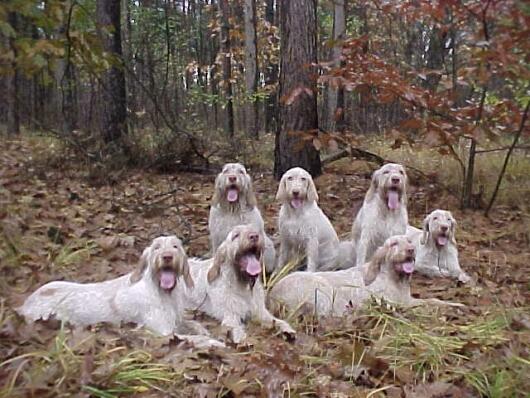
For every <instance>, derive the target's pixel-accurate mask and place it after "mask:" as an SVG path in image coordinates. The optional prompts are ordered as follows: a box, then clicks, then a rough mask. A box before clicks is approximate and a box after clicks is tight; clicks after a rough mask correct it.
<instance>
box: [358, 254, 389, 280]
mask: <svg viewBox="0 0 530 398" xmlns="http://www.w3.org/2000/svg"><path fill="white" fill-rule="evenodd" d="M387 252H388V246H387V245H383V246H381V247H380V248H379V249H377V250H376V252H375V253H374V255H373V257H372V259H371V260H370V261H369V262H368V263H367V264H365V265H364V266H365V267H366V268H365V270H364V273H363V280H364V284H365V285H366V286H368V285H370V284H371V283H372V282H373V281H374V280H375V278H377V275H379V272H381V266H382V265H383V263H384V262H385V258H386V254H387Z"/></svg>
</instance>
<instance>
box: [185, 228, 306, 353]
mask: <svg viewBox="0 0 530 398" xmlns="http://www.w3.org/2000/svg"><path fill="white" fill-rule="evenodd" d="M250 233H258V231H257V229H255V228H254V226H251V225H240V226H237V227H235V228H234V229H233V230H232V231H231V232H230V233H229V234H228V236H227V237H226V239H225V241H224V242H223V244H222V245H221V246H220V247H219V248H218V249H217V251H216V253H215V257H214V258H213V259H209V260H197V259H192V260H191V261H190V270H191V274H192V276H193V279H194V281H195V289H194V290H193V297H192V301H191V305H190V307H189V308H190V309H194V310H199V311H203V312H205V313H206V314H208V315H210V316H212V317H213V318H215V319H217V320H219V321H220V322H221V324H222V325H223V326H226V327H227V328H228V329H229V330H230V332H231V337H232V340H233V341H234V342H235V343H239V342H241V341H243V340H244V339H245V338H246V331H245V326H244V323H245V322H246V321H248V320H251V319H254V320H256V321H258V322H260V323H261V324H262V325H264V326H265V327H273V326H276V327H278V328H279V329H280V330H281V331H282V332H284V333H287V334H289V335H294V334H295V331H294V330H293V329H292V328H291V327H290V326H289V324H288V323H287V322H285V321H282V320H280V319H278V318H275V317H274V316H272V314H271V313H270V312H269V311H268V310H267V308H266V307H265V292H264V289H263V285H262V284H261V281H260V279H259V277H257V278H256V279H255V280H254V281H253V284H249V283H248V282H245V281H242V280H241V278H240V277H239V276H238V274H237V272H238V271H237V269H238V264H237V261H238V258H240V257H241V256H242V255H244V254H245V252H246V251H248V250H249V248H251V247H253V244H252V243H251V242H249V240H248V238H247V236H248V235H249V234H250ZM261 239H263V237H260V240H261ZM260 245H262V243H261V242H260V243H259V244H258V246H260ZM261 249H262V247H261ZM261 249H260V250H261ZM260 260H261V259H260Z"/></svg>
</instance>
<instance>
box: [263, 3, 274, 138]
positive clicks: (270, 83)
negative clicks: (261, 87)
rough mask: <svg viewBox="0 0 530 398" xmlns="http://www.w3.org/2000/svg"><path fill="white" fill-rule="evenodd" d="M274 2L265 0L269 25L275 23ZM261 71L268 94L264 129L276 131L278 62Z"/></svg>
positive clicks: (266, 66)
mask: <svg viewBox="0 0 530 398" xmlns="http://www.w3.org/2000/svg"><path fill="white" fill-rule="evenodd" d="M274 3H275V1H274V0H267V2H266V5H265V20H266V21H267V22H268V23H269V24H270V25H276V24H277V19H276V18H275V15H276V13H275V4H274ZM276 7H277V5H276ZM263 71H264V75H265V86H266V87H267V88H268V90H269V95H268V96H267V100H266V101H265V131H266V132H275V133H276V131H277V129H278V88H277V87H276V83H277V82H278V64H277V63H269V64H268V65H264V66H263Z"/></svg>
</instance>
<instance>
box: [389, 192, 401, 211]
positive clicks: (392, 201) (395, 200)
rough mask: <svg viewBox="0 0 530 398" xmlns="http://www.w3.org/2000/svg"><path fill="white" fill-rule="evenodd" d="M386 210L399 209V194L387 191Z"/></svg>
mask: <svg viewBox="0 0 530 398" xmlns="http://www.w3.org/2000/svg"><path fill="white" fill-rule="evenodd" d="M388 208H389V209H390V210H396V209H398V208H399V193H397V192H396V191H388Z"/></svg>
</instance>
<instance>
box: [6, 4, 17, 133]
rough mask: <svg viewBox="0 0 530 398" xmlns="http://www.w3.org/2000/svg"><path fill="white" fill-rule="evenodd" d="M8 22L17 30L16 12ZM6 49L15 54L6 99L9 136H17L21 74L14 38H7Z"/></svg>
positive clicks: (8, 76)
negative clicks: (18, 68) (18, 67)
mask: <svg viewBox="0 0 530 398" xmlns="http://www.w3.org/2000/svg"><path fill="white" fill-rule="evenodd" d="M8 21H9V24H10V25H11V27H12V28H13V30H15V31H16V30H17V15H16V14H15V13H14V12H10V13H9V14H8ZM6 44H7V45H6V48H9V49H10V50H11V51H12V53H13V61H12V62H11V66H10V68H9V69H10V70H9V71H8V74H7V75H6V97H7V98H6V99H7V134H9V135H15V134H19V133H20V113H19V101H20V99H19V97H20V95H19V94H20V93H19V91H20V90H19V80H20V79H19V73H18V70H17V65H16V54H17V53H16V48H15V45H14V41H13V39H12V38H9V37H6Z"/></svg>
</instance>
